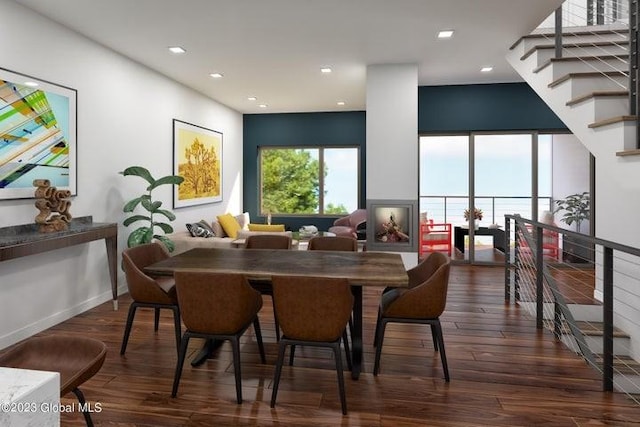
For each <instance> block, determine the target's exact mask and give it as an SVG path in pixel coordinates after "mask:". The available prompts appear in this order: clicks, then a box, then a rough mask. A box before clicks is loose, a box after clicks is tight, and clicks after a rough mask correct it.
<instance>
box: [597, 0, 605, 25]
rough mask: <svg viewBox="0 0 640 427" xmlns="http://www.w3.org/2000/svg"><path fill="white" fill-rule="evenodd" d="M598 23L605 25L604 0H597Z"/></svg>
mask: <svg viewBox="0 0 640 427" xmlns="http://www.w3.org/2000/svg"><path fill="white" fill-rule="evenodd" d="M596 24H598V25H604V0H597V1H596Z"/></svg>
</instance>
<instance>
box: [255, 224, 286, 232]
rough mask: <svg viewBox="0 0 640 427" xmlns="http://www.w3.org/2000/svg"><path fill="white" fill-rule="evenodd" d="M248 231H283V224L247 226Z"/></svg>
mask: <svg viewBox="0 0 640 427" xmlns="http://www.w3.org/2000/svg"><path fill="white" fill-rule="evenodd" d="M249 231H284V224H273V225H268V224H249Z"/></svg>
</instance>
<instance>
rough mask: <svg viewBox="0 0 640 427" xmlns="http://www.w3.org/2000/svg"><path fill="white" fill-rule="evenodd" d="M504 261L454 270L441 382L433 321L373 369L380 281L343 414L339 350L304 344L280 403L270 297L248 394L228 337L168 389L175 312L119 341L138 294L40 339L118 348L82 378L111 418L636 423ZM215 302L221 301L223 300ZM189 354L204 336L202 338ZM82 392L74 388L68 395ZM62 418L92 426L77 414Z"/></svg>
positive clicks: (250, 355)
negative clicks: (508, 274)
mask: <svg viewBox="0 0 640 427" xmlns="http://www.w3.org/2000/svg"><path fill="white" fill-rule="evenodd" d="M503 277H504V272H503V269H502V268H499V267H470V266H460V265H456V266H453V268H452V272H451V280H450V288H449V294H448V303H447V308H446V311H445V313H444V315H443V316H442V318H441V320H442V322H443V330H444V339H445V346H446V353H447V356H448V361H449V370H450V373H451V382H450V383H446V382H445V381H444V379H443V373H442V368H441V364H440V359H439V356H438V355H437V354H434V351H433V346H432V341H431V334H430V332H429V329H428V327H427V326H421V325H391V326H389V327H388V330H387V335H386V338H385V342H384V348H383V352H382V360H381V373H380V375H379V376H377V377H374V376H373V375H372V374H371V373H370V372H371V371H372V366H373V358H374V353H373V351H374V347H373V346H372V341H373V331H374V327H375V318H376V310H377V303H378V299H379V294H380V290H377V289H372V288H366V289H365V293H364V297H365V301H364V308H365V320H364V342H365V344H364V345H365V354H364V357H365V365H364V368H365V372H364V373H363V374H362V375H361V376H360V379H359V380H358V381H354V380H352V379H351V378H350V376H349V375H347V376H346V377H345V382H346V392H347V405H348V411H349V414H348V415H347V416H344V417H343V416H342V414H341V412H340V401H339V398H338V390H337V383H336V375H335V371H334V368H333V367H334V364H333V360H332V358H331V353H330V351H329V350H326V349H315V348H310V347H302V348H298V349H297V351H296V360H295V366H294V367H289V366H286V367H284V368H283V373H282V380H281V383H280V391H279V394H278V402H277V404H276V408H275V409H271V408H270V407H269V399H270V398H271V385H272V377H273V371H274V363H275V359H276V354H277V345H276V341H275V334H274V323H273V312H272V310H271V301H270V299H268V297H265V305H264V307H263V308H262V310H261V314H260V316H261V325H262V329H263V334H264V339H265V345H266V350H267V364H266V365H262V364H260V362H259V360H260V359H259V356H258V349H257V345H256V343H255V340H254V337H253V331H252V329H250V330H249V332H248V334H247V335H245V337H244V339H243V345H242V349H241V358H242V383H243V393H244V402H243V403H242V404H241V405H238V404H236V402H235V386H234V375H233V365H232V363H231V360H232V358H231V349H230V347H229V345H228V344H224V345H223V346H222V347H221V348H220V349H219V350H217V352H216V354H215V358H213V359H210V360H209V361H207V362H206V363H205V364H204V365H202V366H201V367H198V368H192V367H191V366H190V365H189V364H188V363H187V364H185V369H184V372H183V376H182V381H181V384H180V389H179V390H178V397H177V398H175V399H173V398H171V396H170V393H171V385H172V381H173V374H174V369H175V363H176V350H175V342H174V336H173V324H172V318H171V315H170V312H166V313H163V315H162V317H161V325H160V330H159V332H158V333H154V332H153V315H152V312H151V311H150V310H139V313H138V315H137V318H136V321H135V323H134V329H133V331H132V335H131V339H130V342H129V347H128V350H127V354H126V356H120V354H119V349H120V343H121V339H122V332H123V329H124V323H125V318H126V314H127V309H128V307H129V302H130V299H129V297H128V295H125V296H122V297H121V298H120V310H119V311H115V312H114V311H113V310H112V305H111V302H108V303H105V304H102V305H101V306H99V307H97V308H95V309H92V310H90V311H88V312H86V313H84V314H82V315H79V316H76V317H74V318H73V319H70V320H68V321H66V322H64V323H62V324H60V325H57V326H55V327H53V328H51V329H49V330H47V331H45V332H43V333H42V334H41V335H47V334H54V333H64V334H78V335H86V336H92V337H95V338H98V339H100V340H102V341H104V342H105V343H106V344H107V345H108V348H109V353H108V355H107V359H106V361H105V364H104V366H103V367H102V369H101V371H100V372H99V373H98V374H97V375H96V376H95V377H94V378H93V379H91V380H90V381H89V382H87V383H85V385H84V386H83V387H82V390H83V391H84V394H85V396H86V398H87V400H88V401H90V402H100V403H101V404H102V412H100V413H95V414H94V415H93V418H94V421H95V423H96V425H102V426H227V425H260V426H270V425H279V426H334V425H345V426H346V425H349V426H394V427H395V426H424V425H428V426H603V425H607V426H629V425H638V423H640V406H638V404H637V403H635V402H633V401H632V400H630V399H629V398H627V397H626V396H625V395H622V394H617V393H604V392H602V391H601V380H600V377H599V376H598V374H597V373H596V372H595V371H593V370H592V369H591V368H590V367H589V366H587V364H586V363H585V362H584V361H583V360H582V359H581V358H580V357H578V356H576V355H575V354H574V353H573V352H571V351H570V350H568V349H567V348H565V347H564V346H563V345H562V344H560V343H558V342H556V341H555V340H554V338H553V336H552V334H551V333H549V332H548V331H545V330H543V331H538V330H536V328H535V322H534V320H533V319H532V318H530V317H529V316H528V315H527V314H526V313H525V312H524V310H520V309H519V308H518V307H517V306H514V305H508V304H505V302H504V300H503ZM212 309H215V308H212ZM192 341H193V342H192V344H191V345H190V353H191V354H193V353H195V352H196V351H197V350H198V349H199V346H200V345H201V342H200V341H199V340H192ZM63 401H64V402H65V403H71V402H73V401H74V396H73V395H71V394H70V395H68V396H65V397H64V398H63ZM61 418H62V425H63V426H82V425H84V423H83V419H82V416H81V415H80V414H78V413H71V414H62V417H61Z"/></svg>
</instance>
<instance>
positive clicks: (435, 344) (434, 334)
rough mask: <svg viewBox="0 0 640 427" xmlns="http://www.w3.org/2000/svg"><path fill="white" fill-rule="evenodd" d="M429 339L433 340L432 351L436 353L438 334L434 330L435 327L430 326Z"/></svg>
mask: <svg viewBox="0 0 640 427" xmlns="http://www.w3.org/2000/svg"><path fill="white" fill-rule="evenodd" d="M431 338H432V339H433V349H434V351H438V334H437V332H436V330H435V325H431Z"/></svg>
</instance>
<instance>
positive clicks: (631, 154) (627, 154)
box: [616, 149, 640, 157]
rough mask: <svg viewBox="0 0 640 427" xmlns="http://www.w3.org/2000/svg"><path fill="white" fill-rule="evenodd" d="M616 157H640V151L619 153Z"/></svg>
mask: <svg viewBox="0 0 640 427" xmlns="http://www.w3.org/2000/svg"><path fill="white" fill-rule="evenodd" d="M616 156H619V157H630V156H640V149H635V150H624V151H618V152H617V153H616Z"/></svg>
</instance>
